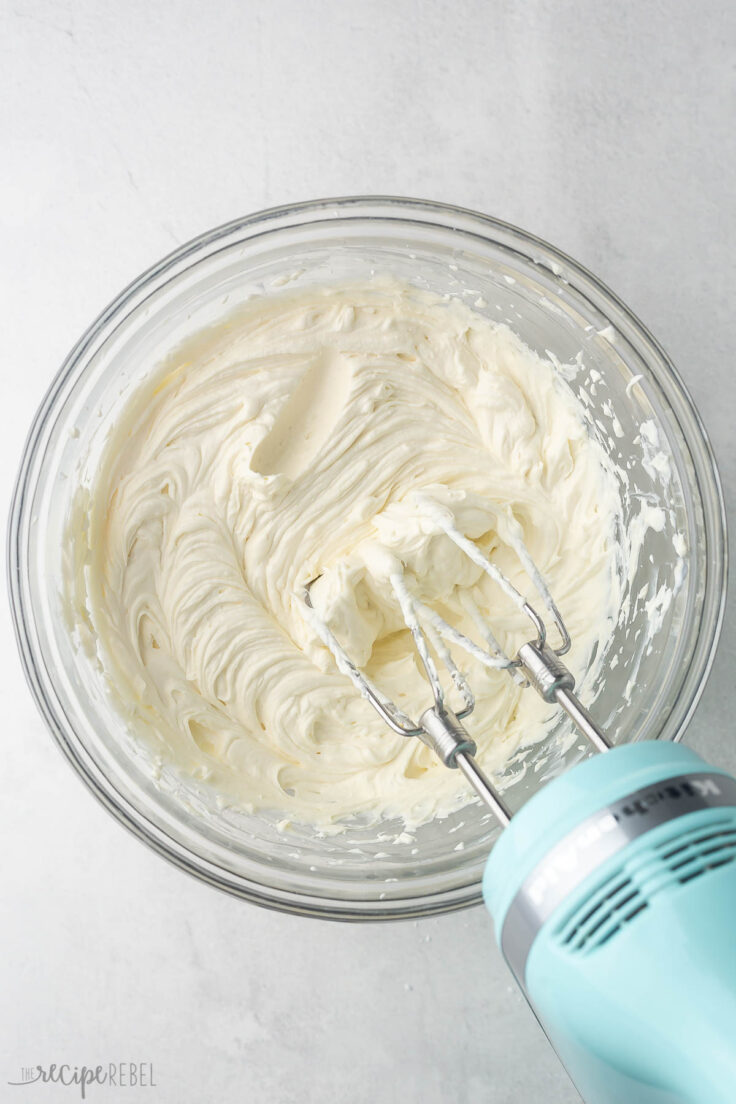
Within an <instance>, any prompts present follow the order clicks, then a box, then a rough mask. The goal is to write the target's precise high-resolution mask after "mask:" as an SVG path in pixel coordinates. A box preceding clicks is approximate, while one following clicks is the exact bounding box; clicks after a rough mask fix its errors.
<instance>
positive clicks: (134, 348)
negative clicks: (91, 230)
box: [9, 197, 726, 919]
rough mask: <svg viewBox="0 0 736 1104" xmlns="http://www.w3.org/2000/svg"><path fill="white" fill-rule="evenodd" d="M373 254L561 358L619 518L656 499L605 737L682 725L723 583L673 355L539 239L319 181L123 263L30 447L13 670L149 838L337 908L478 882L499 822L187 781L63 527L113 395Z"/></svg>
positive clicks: (559, 735) (412, 905)
mask: <svg viewBox="0 0 736 1104" xmlns="http://www.w3.org/2000/svg"><path fill="white" fill-rule="evenodd" d="M385 272H390V273H392V274H394V275H396V276H398V277H400V278H403V279H405V280H407V281H409V282H410V283H413V284H415V285H417V286H420V287H423V288H427V289H430V290H432V291H435V292H437V293H440V294H450V295H453V296H458V297H460V298H463V299H465V301H467V302H468V303H469V304H471V305H474V306H475V309H477V310H479V311H480V312H481V313H484V314H486V315H487V316H488V317H489V318H492V319H496V320H500V321H504V322H508V323H509V324H510V325H511V326H512V328H513V329H514V330H516V332H517V333H518V334H519V335H520V336H521V338H522V339H523V340H524V341H525V342H526V343H527V344H528V345H529V346H530V347H531V348H532V349H534V350H536V351H538V352H539V353H541V354H546V355H548V356H551V357H553V358H556V360H557V361H559V363H560V365H562V366H565V365H568V366H572V367H568V368H566V369H565V368H563V369H562V371H563V373H564V374H565V376H566V378H567V379H568V381H569V385H570V387H571V388H572V389H573V391H574V392H576V393H577V394H578V395H579V396H580V397H581V399H582V400H583V402H584V404H585V406H586V408H587V410H588V417H589V423H590V431H591V433H593V434H594V435H596V436H597V437H598V438H599V439H600V440H601V442H602V443H603V444H604V447H605V448H606V449H607V450H608V451H609V452H610V453H611V454H612V456H613V457H614V459H615V460H616V462H617V464H618V465H619V467H621V468H622V469H623V470H625V471H626V472H627V473H628V478H629V493H628V495H627V504H626V507H625V512H627V514H628V516H627V518H626V521H627V524H629V523H631V524H632V525H633V527H634V529H636V521H635V518H636V515H637V513H639V512H641V510H642V505H644V506H645V507H646V508H650V507H653V508H654V509H655V510H659V511H660V514H659V515H658V516H659V518H660V521H659V522H658V524H657V525H654V526H650V527H646V526H644V525H639V527H638V529H637V530H636V532H637V538H636V539H637V540H641V554H640V556H639V558H638V566H637V568H636V571H635V573H634V576H633V578H632V580H631V582H630V589H629V594H628V597H629V601H628V603H626V605H627V607H628V608H627V609H626V608H625V609H624V610H623V611H622V615H621V617H620V619H619V624H618V626H617V628H616V631H615V634H614V638H613V641H612V643H611V645H610V647H609V649H608V651H607V654H606V656H605V657H604V658H605V663H604V668H603V670H604V673H603V674H601V675H600V676H599V677H597V678H595V679H591V680H589V683H588V684H584V686H583V697H584V699H585V700H586V702H587V704H588V705H589V706H590V707H591V708H592V709H593V711H594V713H595V716H596V718H597V719H598V720H599V722H600V723H601V724H602V725H603V726H604V727H605V728H606V729H607V730H608V733H609V735H611V736H612V737H613V739H614V740H615V741H616V742H623V741H631V740H642V739H662V740H678V739H680V737H681V736H682V734H683V731H684V729H685V726H686V725H687V723H688V720H689V718H690V716H691V715H692V712H693V709H694V707H695V704H696V702H697V700H698V697H699V695H700V693H701V691H702V689H703V686H704V683H705V679H706V677H707V675H708V671H709V669H710V666H711V662H712V659H713V654H714V651H715V647H716V642H717V638H718V633H719V629H720V623H721V618H722V613H723V603H724V591H725V566H726V563H725V561H726V538H725V524H724V511H723V500H722V495H721V490H720V486H719V481H718V475H717V471H716V466H715V462H714V458H713V454H712V452H711V449H710V445H709V443H708V439H707V437H706V434H705V431H704V429H703V426H702V424H701V422H700V419H699V417H698V414H697V412H696V410H695V408H694V406H693V404H692V401H691V399H690V397H689V396H688V394H687V392H686V390H685V388H684V386H683V383H682V381H681V379H680V377H679V375H678V374H677V372H676V370H675V369H674V368H673V366H672V364H671V363H670V361H669V359H668V358H667V356H666V354H665V353H664V352H663V350H662V349H661V348H660V347H659V345H658V344H657V343H656V341H655V340H654V339H653V338H652V336H651V335H650V334H649V333H648V332H647V330H646V329H645V327H644V326H643V325H642V324H641V323H640V322H639V321H638V320H637V319H636V318H635V317H634V316H633V315H632V313H631V312H630V311H629V310H628V309H627V308H626V307H625V306H624V305H623V303H621V302H620V301H619V300H618V299H617V298H616V296H615V295H613V294H612V293H611V292H610V291H608V290H607V289H606V288H605V287H604V286H603V285H602V284H601V283H600V282H599V281H598V280H597V279H596V278H595V277H594V276H592V275H591V274H590V273H589V272H587V271H586V270H585V269H584V268H582V267H581V266H580V265H579V264H577V263H576V262H575V261H573V260H571V259H570V258H569V257H567V256H565V255H564V254H562V253H560V252H559V251H558V250H556V249H554V248H553V247H551V246H549V245H547V244H545V243H544V242H542V241H540V240H539V239H538V238H535V237H533V236H532V235H530V234H527V233H525V232H523V231H521V230H518V229H516V228H515V227H513V226H509V225H507V224H505V223H503V222H499V221H497V220H496V219H492V218H488V217H486V216H484V215H480V214H476V213H473V212H471V211H464V210H460V209H459V208H455V207H450V206H446V205H442V204H437V203H430V202H423V201H416V200H408V199H397V198H360V197H357V198H347V199H337V200H320V201H315V202H310V203H304V204H299V205H295V206H292V207H282V208H279V209H275V210H271V211H265V212H261V213H259V214H255V215H251V216H249V217H247V218H243V219H239V220H237V221H236V222H232V223H230V224H228V225H227V226H223V227H220V228H219V229H217V230H213V231H211V232H210V233H207V234H203V235H202V236H201V237H199V238H197V239H196V240H195V241H193V242H190V243H189V244H188V245H185V246H183V247H182V248H181V249H178V250H177V251H176V252H175V253H172V254H171V255H170V256H169V257H167V258H166V259H165V260H163V261H161V262H160V263H159V264H157V265H156V266H154V267H153V268H152V269H150V270H149V271H148V272H146V273H144V275H142V276H141V277H140V278H139V279H137V280H136V281H135V282H134V283H132V284H131V285H130V287H128V288H127V289H126V290H125V291H123V292H122V294H121V295H119V296H118V298H117V299H116V300H115V301H114V302H113V303H112V304H111V305H110V306H109V307H108V308H107V310H105V311H104V312H103V314H102V315H101V316H100V317H99V318H98V319H97V320H96V321H95V322H94V323H93V324H92V325H91V327H90V328H89V330H88V331H87V332H86V333H85V334H84V335H83V337H82V338H81V339H80V341H79V343H78V344H77V346H76V347H75V348H74V349H73V351H72V352H71V353H70V355H69V357H68V358H67V360H66V362H65V363H64V364H63V366H62V368H61V369H60V371H59V373H58V375H57V376H56V379H55V380H54V382H53V384H52V385H51V388H50V390H49V392H48V394H47V395H46V397H45V399H44V401H43V403H42V405H41V408H40V410H39V411H38V414H37V416H36V419H35V421H34V424H33V427H32V429H31V432H30V435H29V438H28V442H27V444H26V448H25V452H24V455H23V459H22V463H21V468H20V473H19V475H18V481H17V486H16V491H15V496H14V500H13V505H12V511H11V517H10V528H9V571H10V593H11V602H12V610H13V616H14V621H15V628H16V632H17V637H18V643H19V647H20V652H21V656H22V660H23V664H24V667H25V672H26V675H27V678H28V681H29V683H30V686H31V689H32V691H33V694H34V696H35V698H36V701H37V703H38V706H39V708H40V710H41V712H42V714H43V716H44V718H45V720H46V723H47V724H48V726H49V728H50V730H51V732H52V733H53V735H54V737H55V739H56V740H57V742H58V744H59V746H60V747H61V749H62V750H63V752H64V753H65V755H66V756H67V758H68V759H69V760H70V762H71V763H72V764H73V766H74V767H75V769H76V770H77V772H78V773H79V775H80V776H81V777H82V778H83V779H84V781H85V782H86V784H87V786H88V787H89V788H90V789H91V790H92V792H93V793H94V794H95V795H96V796H97V797H98V799H99V800H100V801H101V802H102V803H103V804H104V805H105V806H106V808H107V809H109V810H110V811H111V812H112V813H113V814H114V815H115V816H116V817H117V818H118V819H119V820H120V821H121V822H122V823H123V824H124V825H125V826H126V827H127V828H129V829H130V830H131V831H132V832H134V833H135V834H136V835H138V836H139V837H140V838H141V839H143V840H145V842H146V843H147V844H148V845H149V846H150V847H152V848H154V849H155V850H157V851H158V852H159V853H160V854H162V855H164V856H165V857H166V858H168V859H169V860H170V861H172V862H174V863H176V864H177V865H178V866H180V867H181V868H182V869H184V870H187V871H189V872H190V873H192V874H195V875H196V876H198V877H199V878H201V879H202V880H204V881H207V882H209V883H210V884H212V885H214V886H217V887H219V888H220V889H223V890H226V891H228V892H230V893H233V894H236V895H238V896H241V897H243V898H246V899H248V900H251V901H254V902H257V903H259V904H262V905H266V906H269V907H272V908H278V909H283V910H288V911H291V912H297V913H301V914H307V915H316V916H324V917H333V918H342V919H385V918H392V917H402V916H418V915H427V914H431V913H437V912H444V911H449V910H451V909H457V908H461V907H463V906H466V905H470V904H473V903H476V902H478V901H479V900H480V879H481V873H482V869H483V866H484V863H485V860H486V858H487V855H488V852H489V849H490V847H491V845H492V843H493V840H494V838H495V836H496V834H497V832H498V828H497V826H496V825H495V823H494V822H493V821H492V818H491V817H490V814H488V813H487V811H485V809H481V808H480V807H479V806H477V805H469V806H467V807H465V808H464V809H462V810H460V811H459V812H456V813H454V814H452V815H451V816H449V817H448V818H446V819H445V820H441V821H433V822H431V823H430V824H427V825H425V826H423V827H422V828H420V829H419V830H418V831H417V833H416V838H415V839H414V840H412V841H411V842H408V843H407V842H405V840H402V839H401V836H400V827H401V826H400V825H399V824H398V823H396V822H392V823H386V824H384V825H383V826H382V827H381V829H380V830H378V831H377V830H376V829H372V830H370V831H369V830H367V829H365V828H363V829H361V828H359V827H353V828H349V829H347V830H346V831H345V832H344V833H343V834H341V835H339V836H335V837H330V838H324V837H322V836H320V835H319V834H318V833H316V832H315V831H313V830H310V829H309V828H306V827H299V826H295V827H294V828H293V829H292V830H290V831H283V830H280V829H279V827H277V824H276V818H275V817H274V818H269V817H268V816H265V815H264V816H248V815H246V814H245V813H235V812H233V811H232V810H228V809H221V808H219V807H218V803H217V801H216V800H215V799H214V795H213V794H211V793H208V792H207V790H206V788H204V787H202V786H201V785H200V786H198V785H197V784H196V783H195V782H193V781H192V780H191V779H190V780H186V779H182V778H180V777H178V776H177V775H176V773H175V772H174V771H171V770H168V769H164V770H163V771H157V769H156V766H155V764H154V763H153V762H152V761H151V759H150V756H149V755H148V754H147V752H146V749H145V748H143V747H141V746H140V745H139V743H138V741H137V740H136V738H135V735H134V734H133V733H131V732H129V731H128V730H127V727H126V723H125V721H124V719H123V718H122V716H121V715H120V713H119V712H118V711H117V710H116V708H115V706H114V705H113V704H112V702H111V700H110V698H109V696H108V692H107V690H106V687H105V684H104V679H103V677H102V675H101V672H100V670H99V668H98V667H97V666H96V665H95V663H94V662H93V660H92V659H91V658H90V656H89V655H88V654H87V652H86V651H85V649H84V648H82V647H80V646H79V642H78V640H77V639H76V637H75V633H74V631H73V626H72V625H71V624H70V620H69V615H68V612H67V608H68V607H67V606H66V605H65V598H64V580H65V578H66V577H67V576H68V572H69V571H70V565H69V556H70V555H72V554H73V548H72V549H70V548H69V539H68V536H67V534H66V524H67V519H68V515H69V508H70V503H71V501H72V497H73V496H74V495H75V494H78V493H79V488H80V486H81V487H86V486H88V485H89V483H90V481H91V480H92V477H93V475H94V472H95V470H96V465H97V462H98V460H99V457H100V452H101V449H102V447H103V444H104V440H105V436H106V434H107V432H108V430H109V428H110V426H111V425H112V424H113V422H114V421H115V419H116V418H117V416H118V415H119V412H120V409H121V405H122V404H123V403H124V402H125V400H126V397H127V396H128V394H129V393H130V392H131V391H132V390H133V389H134V388H135V387H136V386H137V384H139V383H140V381H141V380H142V379H143V378H144V377H146V376H147V375H148V374H149V373H150V372H151V371H152V370H154V369H155V367H156V366H157V364H159V363H160V362H161V361H162V360H163V359H164V358H165V356H166V355H167V354H168V353H169V352H170V351H171V350H172V348H174V347H175V346H177V345H178V344H179V343H180V342H181V341H183V340H184V339H185V338H186V337H187V336H188V335H190V334H192V333H193V332H194V331H196V330H199V329H201V328H202V327H204V326H207V325H210V324H212V323H213V322H216V321H217V320H218V319H219V318H221V317H222V316H223V315H224V314H227V313H229V312H230V311H231V310H232V309H233V308H234V307H235V306H237V304H238V303H239V302H242V301H243V300H245V299H246V298H248V297H250V296H253V295H258V294H268V293H269V292H272V291H275V290H276V289H278V288H279V287H282V286H284V285H285V284H287V283H288V284H289V285H290V286H291V287H296V286H299V285H302V284H309V283H314V282H320V283H324V282H327V281H335V280H340V279H345V278H361V277H363V278H364V277H367V276H369V275H370V274H373V273H385ZM576 358H577V359H576ZM632 531H633V530H632ZM662 587H665V588H669V589H668V590H666V591H662V590H661V588H662ZM665 592H666V593H670V592H674V597H673V599H672V600H671V601H670V602H669V605H668V604H667V602H662V601H659V600H658V599H657V595H659V594H661V593H665ZM529 692H530V693H531V691H529ZM567 724H568V722H567V721H565V720H564V719H563V718H560V719H559V721H558V722H557V723H556V724H555V726H554V728H553V730H552V731H551V732H550V734H549V736H548V738H547V739H546V740H544V741H543V742H541V743H538V744H535V745H532V746H530V747H528V748H526V749H522V750H521V751H520V752H519V753H518V754H517V755H516V756H515V757H514V760H513V761H512V762H511V763H510V764H509V765H508V767H507V768H506V770H505V772H504V775H503V776H502V777H501V778H500V779H499V781H500V782H501V784H502V785H504V786H505V787H506V790H505V792H506V799H507V801H508V803H509V804H510V805H511V807H512V809H513V808H518V807H519V806H520V805H521V803H523V801H525V800H526V799H527V798H528V797H529V795H530V794H532V793H533V792H534V791H535V790H536V789H538V788H539V786H540V785H541V784H542V783H543V782H544V781H545V780H546V779H548V778H549V777H551V776H553V775H554V774H556V773H558V772H559V771H561V770H564V769H565V767H566V766H568V765H569V764H570V763H572V762H574V761H575V760H576V759H578V758H580V757H581V756H582V755H584V754H587V749H586V748H584V747H582V746H581V743H580V741H579V739H576V738H575V737H574V735H573V734H572V732H571V731H570V730H569V727H568V728H567V729H566V728H565V725H567ZM281 815H282V816H283V813H282V814H281Z"/></svg>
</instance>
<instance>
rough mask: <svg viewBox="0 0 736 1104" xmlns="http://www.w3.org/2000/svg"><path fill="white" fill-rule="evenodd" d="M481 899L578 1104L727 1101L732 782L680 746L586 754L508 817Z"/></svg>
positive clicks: (732, 995)
mask: <svg viewBox="0 0 736 1104" xmlns="http://www.w3.org/2000/svg"><path fill="white" fill-rule="evenodd" d="M484 897H485V900H486V904H487V906H488V908H489V910H490V912H491V914H492V915H493V917H494V921H495V925H496V933H497V937H498V939H499V942H500V944H501V948H502V950H503V953H504V955H505V956H506V958H507V960H508V962H509V965H510V966H511V968H512V970H513V971H514V973H515V975H516V977H517V979H518V980H519V982H520V984H521V985H522V987H523V989H524V991H525V993H526V996H527V998H528V1000H529V1002H530V1004H531V1005H532V1007H533V1009H534V1010H535V1012H536V1014H537V1016H538V1018H539V1020H540V1022H541V1024H542V1026H543V1028H544V1029H545V1031H546V1033H547V1035H548V1037H549V1038H550V1040H551V1042H552V1044H553V1046H554V1047H555V1049H556V1050H557V1052H558V1054H559V1055H560V1057H561V1059H562V1061H563V1062H564V1064H565V1066H566V1068H567V1070H568V1072H569V1073H570V1075H571V1077H572V1079H573V1081H574V1082H575V1084H576V1085H577V1087H578V1089H579V1091H580V1092H581V1094H582V1096H583V1098H584V1100H585V1101H587V1102H588V1104H727V1102H728V1104H734V1102H735V1101H736V779H733V778H731V777H730V776H729V775H727V774H725V773H724V772H721V771H718V770H715V769H713V768H711V767H709V766H708V765H707V764H706V763H704V762H703V761H702V760H701V759H699V758H698V756H696V755H695V753H694V752H692V751H690V750H689V749H687V748H684V747H681V746H679V745H665V744H657V743H646V744H637V745H631V746H628V747H622V748H617V749H613V750H612V751H610V752H608V753H606V754H605V755H603V756H600V757H595V758H593V759H589V760H586V761H585V762H584V763H581V764H578V766H576V767H574V768H573V769H572V770H571V771H569V772H568V773H567V774H565V775H563V776H561V777H560V778H557V779H555V780H554V781H553V782H551V783H549V785H548V786H547V787H545V789H544V790H542V791H541V792H540V793H538V794H537V795H535V797H534V798H533V799H532V800H531V801H530V802H529V803H528V804H527V805H526V806H525V807H524V809H522V810H521V811H520V812H519V813H518V814H516V815H515V816H514V818H513V819H512V821H511V824H510V826H509V827H508V828H507V829H506V830H505V832H504V834H503V836H502V837H501V839H500V840H499V842H498V844H497V845H496V847H495V848H494V851H493V853H492V855H491V857H490V859H489V861H488V864H487V868H486V872H485V876H484Z"/></svg>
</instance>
